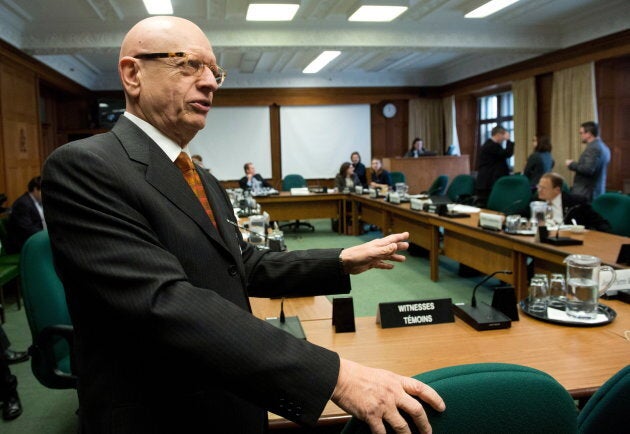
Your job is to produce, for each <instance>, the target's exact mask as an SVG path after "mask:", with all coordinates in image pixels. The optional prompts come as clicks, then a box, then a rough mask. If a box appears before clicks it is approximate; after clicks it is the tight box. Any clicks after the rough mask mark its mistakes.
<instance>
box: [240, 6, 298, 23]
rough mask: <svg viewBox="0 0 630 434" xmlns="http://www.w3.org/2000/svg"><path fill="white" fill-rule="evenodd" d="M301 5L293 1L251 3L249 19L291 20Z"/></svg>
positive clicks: (247, 18)
mask: <svg viewBox="0 0 630 434" xmlns="http://www.w3.org/2000/svg"><path fill="white" fill-rule="evenodd" d="M299 7H300V5H299V4H293V3H250V5H249V7H248V8H247V16H246V18H245V19H246V20H247V21H291V20H292V19H293V17H294V16H295V14H296V13H297V11H298V9H299Z"/></svg>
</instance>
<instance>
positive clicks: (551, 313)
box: [547, 307, 609, 324]
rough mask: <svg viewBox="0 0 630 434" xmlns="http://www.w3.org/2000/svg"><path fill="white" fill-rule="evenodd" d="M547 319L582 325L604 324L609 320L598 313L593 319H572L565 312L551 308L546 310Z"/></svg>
mask: <svg viewBox="0 0 630 434" xmlns="http://www.w3.org/2000/svg"><path fill="white" fill-rule="evenodd" d="M547 318H549V319H551V320H554V321H562V322H582V323H584V324H599V323H600V322H606V321H608V320H609V319H608V317H607V316H606V315H604V314H603V313H598V314H597V316H596V317H595V318H594V319H586V318H573V317H572V316H569V315H567V313H566V312H565V311H563V310H560V309H554V308H553V307H548V308H547Z"/></svg>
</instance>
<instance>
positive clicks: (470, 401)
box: [342, 363, 577, 434]
mask: <svg viewBox="0 0 630 434" xmlns="http://www.w3.org/2000/svg"><path fill="white" fill-rule="evenodd" d="M414 378H416V379H417V380H420V381H422V382H423V383H425V384H427V385H429V386H431V387H432V388H434V389H435V390H436V391H437V393H438V394H439V395H440V396H441V397H442V399H443V400H444V402H445V404H446V410H445V411H444V412H443V413H439V412H437V411H435V410H433V409H432V408H430V407H429V406H428V405H425V406H424V407H425V409H426V411H427V415H428V417H429V422H430V423H431V427H432V428H433V432H434V433H486V434H488V433H497V434H503V433H510V434H518V433H523V434H525V433H527V434H530V433H533V432H537V433H554V434H559V433H575V432H576V430H577V408H576V406H575V403H574V402H573V398H572V397H571V395H570V394H569V392H567V391H566V390H565V389H564V387H562V385H561V384H560V383H558V382H557V381H556V380H555V379H554V378H553V377H551V376H550V375H548V374H546V373H544V372H542V371H539V370H537V369H533V368H529V367H527V366H520V365H512V364H505V363H475V364H470V365H460V366H451V367H447V368H442V369H437V370H435V371H430V372H425V373H423V374H420V375H416V376H414ZM407 420H408V421H410V419H409V418H408V417H407ZM387 428H388V431H387V432H388V433H392V432H393V430H391V428H390V427H387ZM369 432H370V430H369V428H368V426H367V425H366V424H365V423H364V422H362V421H360V420H358V419H357V418H352V419H351V420H350V422H348V424H347V425H346V426H345V428H344V430H343V431H342V433H343V434H368V433H369ZM412 432H414V433H417V432H418V430H417V429H415V427H414V428H413V429H412Z"/></svg>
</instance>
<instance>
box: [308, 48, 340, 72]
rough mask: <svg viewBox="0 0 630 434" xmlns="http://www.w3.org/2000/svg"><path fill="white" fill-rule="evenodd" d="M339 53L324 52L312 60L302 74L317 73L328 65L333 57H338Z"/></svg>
mask: <svg viewBox="0 0 630 434" xmlns="http://www.w3.org/2000/svg"><path fill="white" fill-rule="evenodd" d="M340 54H341V51H324V52H323V53H322V54H320V55H319V56H317V58H316V59H315V60H313V61H312V62H311V63H310V64H309V65H308V66H307V67H306V68H304V70H303V71H302V73H304V74H315V73H316V72H319V71H320V70H321V69H322V68H323V67H324V66H326V65H328V64H329V63H330V62H331V61H332V60H333V59H334V58H335V57H337V56H339V55H340Z"/></svg>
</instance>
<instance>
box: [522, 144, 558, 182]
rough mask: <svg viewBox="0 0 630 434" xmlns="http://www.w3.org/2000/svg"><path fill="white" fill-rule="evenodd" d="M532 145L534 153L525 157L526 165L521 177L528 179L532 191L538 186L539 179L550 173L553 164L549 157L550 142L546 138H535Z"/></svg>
mask: <svg viewBox="0 0 630 434" xmlns="http://www.w3.org/2000/svg"><path fill="white" fill-rule="evenodd" d="M532 143H533V144H534V152H532V153H531V154H530V155H529V157H527V163H526V164H525V169H524V170H523V175H525V176H527V177H528V178H529V183H530V184H531V186H532V191H533V190H535V189H536V187H537V186H538V181H539V180H540V177H541V176H542V175H543V174H545V173H547V172H551V169H552V168H553V166H554V164H555V162H554V161H553V157H552V156H551V142H550V141H549V137H547V136H536V137H534V139H533V140H532Z"/></svg>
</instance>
